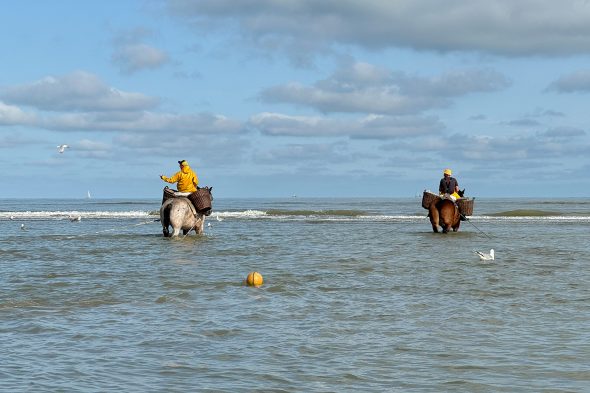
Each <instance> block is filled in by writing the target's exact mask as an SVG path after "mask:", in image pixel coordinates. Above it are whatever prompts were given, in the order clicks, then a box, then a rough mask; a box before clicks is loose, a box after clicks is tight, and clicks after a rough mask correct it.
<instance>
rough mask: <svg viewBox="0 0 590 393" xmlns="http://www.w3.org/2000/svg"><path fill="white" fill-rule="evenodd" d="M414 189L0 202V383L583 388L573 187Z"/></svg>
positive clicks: (582, 231) (589, 380)
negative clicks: (196, 226)
mask: <svg viewBox="0 0 590 393" xmlns="http://www.w3.org/2000/svg"><path fill="white" fill-rule="evenodd" d="M420 203H421V200H420V199H419V198H406V199H307V198H286V199H222V198H216V199H215V200H214V201H213V209H214V211H213V214H212V215H211V216H209V217H208V218H207V224H205V234H203V235H201V236H195V235H194V234H190V235H188V236H186V237H183V236H181V237H179V238H174V239H170V238H164V237H163V236H162V230H161V225H160V223H159V222H157V219H158V218H159V216H158V211H159V205H160V201H159V200H158V199H153V200H107V199H104V200H98V199H86V200H33V199H25V200H7V199H4V200H0V391H6V392H16V391H23V392H24V391H26V392H34V391H43V392H45V391H82V392H87V391H100V392H108V391H112V392H149V391H157V392H189V391H199V392H208V391H209V392H237V391H273V392H347V391H373V392H383V391H399V392H442V391H449V392H542V391H547V392H582V391H590V368H589V367H588V364H589V363H588V359H590V333H589V331H590V329H588V327H590V269H589V267H590V257H589V247H588V244H589V237H590V230H589V229H590V199H559V200H542V199H485V198H481V199H476V201H475V208H474V215H473V216H471V217H469V221H465V222H462V223H461V228H460V230H459V232H457V233H449V234H440V233H439V234H435V233H433V232H432V229H431V225H430V222H429V221H428V218H427V217H426V213H427V212H426V210H424V209H422V208H421V205H420ZM77 217H80V221H71V219H73V218H77ZM209 224H210V225H209ZM22 225H24V228H21V226H22ZM491 248H493V249H494V250H495V252H496V259H495V260H494V261H493V262H484V261H480V260H479V258H478V257H477V255H476V254H475V253H474V250H479V251H484V252H489V250H490V249H491ZM251 271H258V272H260V273H261V274H262V275H263V277H264V285H263V286H262V287H260V288H253V287H247V286H245V285H244V284H243V281H244V279H245V278H246V276H247V274H248V273H249V272H251Z"/></svg>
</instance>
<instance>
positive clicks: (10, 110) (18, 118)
mask: <svg viewBox="0 0 590 393" xmlns="http://www.w3.org/2000/svg"><path fill="white" fill-rule="evenodd" d="M34 122H35V116H34V115H32V114H29V113H25V112H23V110H22V109H20V108H19V107H17V106H14V105H6V104H5V103H3V102H2V101H0V125H2V126H7V125H28V124H32V123H34Z"/></svg>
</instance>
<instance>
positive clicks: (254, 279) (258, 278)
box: [246, 272, 264, 287]
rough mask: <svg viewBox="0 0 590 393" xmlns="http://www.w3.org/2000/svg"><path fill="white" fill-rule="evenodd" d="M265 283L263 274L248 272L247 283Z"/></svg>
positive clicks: (254, 285)
mask: <svg viewBox="0 0 590 393" xmlns="http://www.w3.org/2000/svg"><path fill="white" fill-rule="evenodd" d="M263 283H264V279H263V278H262V274H260V273H258V272H250V273H248V277H246V284H248V285H249V286H251V287H259V286H261V285H262V284H263Z"/></svg>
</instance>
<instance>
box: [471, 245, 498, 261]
mask: <svg viewBox="0 0 590 393" xmlns="http://www.w3.org/2000/svg"><path fill="white" fill-rule="evenodd" d="M474 252H475V253H476V254H477V255H479V259H481V260H482V261H493V260H494V249H493V248H492V249H491V250H490V253H489V254H486V253H484V252H481V251H474Z"/></svg>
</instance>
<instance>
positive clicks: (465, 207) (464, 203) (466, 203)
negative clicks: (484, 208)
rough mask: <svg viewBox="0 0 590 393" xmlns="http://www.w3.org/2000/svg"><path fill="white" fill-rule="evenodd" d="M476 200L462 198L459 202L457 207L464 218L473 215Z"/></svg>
mask: <svg viewBox="0 0 590 393" xmlns="http://www.w3.org/2000/svg"><path fill="white" fill-rule="evenodd" d="M474 202H475V198H461V199H458V200H457V206H459V212H460V213H461V214H463V215H464V216H471V215H472V214H473V204H474Z"/></svg>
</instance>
